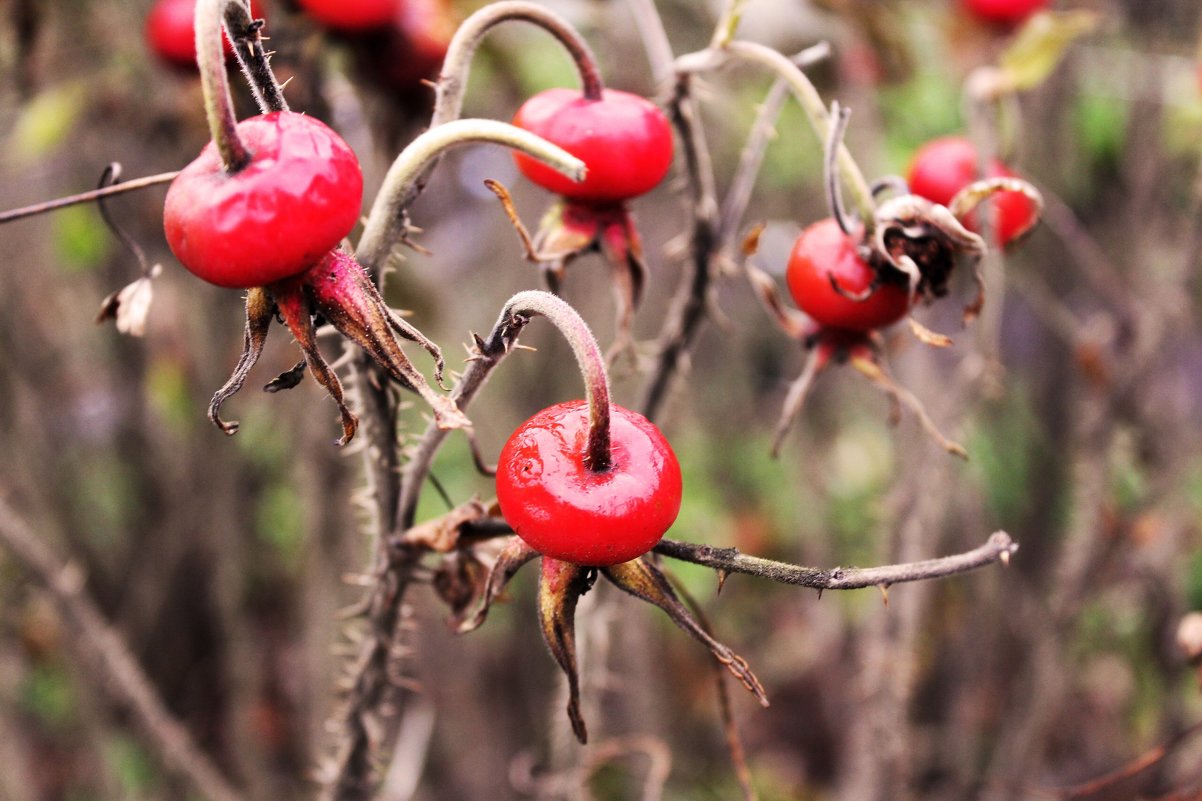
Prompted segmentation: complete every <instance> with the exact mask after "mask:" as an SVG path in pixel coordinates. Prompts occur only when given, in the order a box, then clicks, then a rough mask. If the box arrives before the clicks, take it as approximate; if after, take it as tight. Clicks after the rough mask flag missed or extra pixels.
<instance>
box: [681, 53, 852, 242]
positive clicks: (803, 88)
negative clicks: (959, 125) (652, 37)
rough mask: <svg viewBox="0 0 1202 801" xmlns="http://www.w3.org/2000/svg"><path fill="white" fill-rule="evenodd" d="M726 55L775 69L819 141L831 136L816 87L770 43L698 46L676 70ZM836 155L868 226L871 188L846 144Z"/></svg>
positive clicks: (701, 66) (718, 61) (704, 67)
mask: <svg viewBox="0 0 1202 801" xmlns="http://www.w3.org/2000/svg"><path fill="white" fill-rule="evenodd" d="M729 59H736V60H740V61H747V62H750V63H753V64H759V65H760V66H763V67H767V68H768V69H770V70H772V71H773V72H775V73H776V74H777V75H778V76H779V77H780V78H781V79H782V80H784V81H785V83H786V84H788V86H789V89H790V91H792V93H793V96H794V97H796V98H797V102H798V103H799V104H801V108H802V110H803V111H804V112H805V114H806V117H807V118H808V119H809V121H810V126H811V127H812V128H813V129H814V133H815V134H817V136H818V141H820V142H823V143H825V142H827V141H828V140H829V139H830V135H831V128H832V125H833V123H832V122H831V118H830V115H829V114H828V113H827V110H826V105H825V104H824V103H823V102H822V97H821V96H820V95H819V94H818V90H817V89H815V88H814V84H812V83H810V79H809V78H808V77H806V74H805V73H804V72H802V71H801V70H800V69H799V68H798V67H797V65H796V64H794V63H793V61H792V60H790V59H789V57H788V56H786V55H784V54H783V53H780V52H778V51H776V50H773V49H772V48H770V47H767V46H765V45H762V44H758V43H756V42H745V41H733V42H728V43H727V44H726V46H725V47H722V48H719V49H707V50H700V51H698V52H696V53H689V54H688V55H684V56H681V57H680V58H678V59H677V60H676V69H677V70H678V71H679V72H704V71H709V70H713V69H716V68H718V67H720V66H722V65H723V64H725V63H726V61H727V60H729ZM837 158H838V162H839V173H840V175H841V176H842V178H843V182H844V184H845V185H846V187H847V190H848V192H849V193H850V195H851V197H850V200H851V202H852V204H853V206H854V207H855V210H856V213H857V214H858V215H859V217H860V219H861V220H862V221H863V223H864V224H865V225H866V226H871V225H872V218H873V213H874V212H875V210H876V204H875V203H874V202H873V200H872V190H871V189H870V188H869V186H868V182H867V181H866V180H865V179H864V173H863V172H861V170H860V166H859V165H858V164H856V161H855V159H853V158H852V156H851V153H850V151H848V149H847V147H846V146H845V145H840V146H839V150H838V156H837Z"/></svg>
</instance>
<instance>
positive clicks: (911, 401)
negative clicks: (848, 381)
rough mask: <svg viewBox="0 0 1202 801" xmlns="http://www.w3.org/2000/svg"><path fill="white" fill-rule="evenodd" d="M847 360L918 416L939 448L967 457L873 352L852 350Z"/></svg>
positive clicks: (961, 446) (954, 454)
mask: <svg viewBox="0 0 1202 801" xmlns="http://www.w3.org/2000/svg"><path fill="white" fill-rule="evenodd" d="M849 361H850V362H851V366H852V367H854V368H856V370H857V371H858V372H859V373H860V374H861V375H863V376H864V377H866V378H867V379H868V380H870V381H871V382H872V383H874V384H876V386H877V387H879V388H880V389H881V391H883V392H884V393H885V394H886V395H888V396H889V398H890V399H891V400H892V401H893V402H894V403H896V404H900V405H902V406H905V407H906V408H907V409H909V410H910V412H911V413H912V414H913V415H914V416H915V417H917V418H918V421H919V423H920V424H921V425H922V428H923V430H924V431H926V433H927V435H928V436H930V437H931V439H933V440H935V441H936V442H937V443H939V446H940V447H941V448H943V449H944V450H945V451H947V452H948V453H950V454H952V455H953V456H958V457H960V458H961V459H965V460H967V459H968V451H966V450H965V449H964V446H963V445H961V444H960V443H958V442H956V441H954V440H951V439H948V438H947V437H945V436H944V435H943V432H941V431H940V430H939V427H938V426H936V425H935V421H934V420H932V419H931V416H930V415H929V414H927V410H926V407H924V406H923V405H922V401H920V400H919V399H918V398H917V396H915V395H914V393H912V392H910V390H908V389H906V388H905V387H903V386H901V385H900V384H898V383H897V382H896V381H894V380H893V378H892V376H890V375H889V373H888V371H887V370H885V368H884V366H883V365H882V364H881V362H880V360H879V359H878V358H877V357H876V355H875V353H872V352H865V351H857V352H853V353H852V354H851V357H850V359H849Z"/></svg>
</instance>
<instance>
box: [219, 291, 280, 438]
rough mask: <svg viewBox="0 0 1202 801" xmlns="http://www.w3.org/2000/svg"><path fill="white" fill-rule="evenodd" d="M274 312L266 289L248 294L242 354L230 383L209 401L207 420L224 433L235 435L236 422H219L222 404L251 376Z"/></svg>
mask: <svg viewBox="0 0 1202 801" xmlns="http://www.w3.org/2000/svg"><path fill="white" fill-rule="evenodd" d="M274 312H275V303H274V302H273V301H272V299H271V295H270V294H268V292H267V290H266V289H263V288H262V287H256V288H254V289H251V290H249V291H247V293H246V330H245V331H244V333H243V335H242V355H241V356H240V357H239V358H238V364H237V365H235V367H234V372H233V374H231V375H230V377H229V380H227V381H226V382H225V385H224V386H222V387H221V389H219V390H217V392H216V393H215V394H214V395H213V399H212V400H211V401H209V419H210V420H212V421H213V425H215V426H217V427H218V428H220V429H221V430H222V431H224V432H225V433H226V434H235V433H237V431H238V422H237V421H236V420H231V421H229V422H226V421H224V420H222V419H221V405H222V404H223V403H225V402H226V401H227V400H229V398H231V397H232V396H233V395H234V394H236V393H237V392H238V390H240V389H242V385H243V384H245V383H246V377H247V375H249V374H250V370H251V368H252V367H254V366H255V362H257V361H258V360H259V355H260V354H261V353H262V352H263V343H264V342H266V341H267V330H268V328H270V327H271V319H272V316H273V314H274Z"/></svg>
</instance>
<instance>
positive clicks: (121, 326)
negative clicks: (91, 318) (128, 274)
mask: <svg viewBox="0 0 1202 801" xmlns="http://www.w3.org/2000/svg"><path fill="white" fill-rule="evenodd" d="M162 271H163V267H162V265H160V264H156V265H154V266H153V267H151V268H150V271H149V272H147V273H146V275H143V276H142V277H141V278H139V279H138V280H136V281H134V282H132V283H130V284H127V285H125V286H124V287H122V288H121V289H119V290H117V291H116V292H113V293H112V294H111V295H109V296H108V297H106V298H105V299H104V300H103V301H101V303H100V313H99V314H97V315H96V322H98V323H102V322H104V321H106V320H113V321H115V322H116V324H117V330H118V331H120V332H121V333H122V334H129V335H130V336H133V337H140V336H142V335H144V334H145V333H146V318H147V317H148V316H149V314H150V304H151V301H153V300H154V285H153V283H152V281H153V280H154V279H155V278H158V276H159V273H161V272H162Z"/></svg>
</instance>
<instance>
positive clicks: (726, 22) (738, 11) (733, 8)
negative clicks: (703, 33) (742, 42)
mask: <svg viewBox="0 0 1202 801" xmlns="http://www.w3.org/2000/svg"><path fill="white" fill-rule="evenodd" d="M746 6H747V0H726V3H725V4H724V6H723V8H722V16H721V17H719V18H718V24H717V25H716V26H714V36H713V38H712V39H710V47H714V48H723V47H726V46H727V45H728V44H730V43H731V41H732V40H733V39H734V38H735V31H736V30H738V27H739V22H740V21H741V20H742V19H743V9H744V8H745V7H746Z"/></svg>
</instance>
